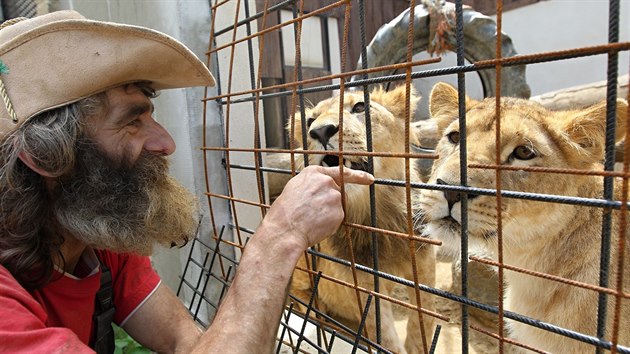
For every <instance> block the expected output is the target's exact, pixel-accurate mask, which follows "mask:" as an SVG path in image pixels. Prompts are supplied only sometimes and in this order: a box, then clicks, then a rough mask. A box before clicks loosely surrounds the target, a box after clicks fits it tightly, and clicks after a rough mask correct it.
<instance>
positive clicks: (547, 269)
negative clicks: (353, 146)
mask: <svg viewBox="0 0 630 354" xmlns="http://www.w3.org/2000/svg"><path fill="white" fill-rule="evenodd" d="M495 104H496V103H495V99H494V98H490V99H486V100H484V101H481V102H477V101H473V100H469V99H467V104H466V134H467V138H466V142H467V153H468V164H495V155H496V153H495V151H496V150H495V144H496V143H495V140H496V139H495V129H496V114H495ZM500 107H501V108H500V109H501V145H500V154H501V156H500V163H501V164H502V165H506V166H512V167H519V166H523V167H545V168H570V169H580V170H602V166H601V161H602V160H603V156H604V146H605V144H604V134H605V125H606V124H605V117H606V103H605V102H602V103H600V104H597V105H595V106H592V107H590V108H587V109H583V110H575V111H563V112H553V111H549V110H547V109H545V108H543V107H542V106H540V105H539V104H537V103H533V102H530V101H527V100H522V99H515V98H502V99H501V106H500ZM627 109H628V105H627V103H626V102H625V101H623V100H618V101H617V110H616V113H617V120H616V122H617V124H616V135H617V136H616V139H617V141H619V140H621V139H622V138H623V137H624V136H625V132H626V120H627ZM429 110H430V113H431V116H432V118H431V119H432V120H431V122H432V123H433V124H434V126H435V127H436V130H437V132H438V134H440V135H441V136H442V137H441V140H439V142H438V144H437V148H436V150H437V154H438V155H439V158H438V159H437V160H436V161H435V163H434V166H433V169H432V172H431V176H430V179H429V182H430V183H437V184H442V185H447V184H453V185H456V184H460V155H459V154H460V152H459V150H460V127H459V121H458V95H457V91H456V90H455V88H453V87H452V86H450V85H448V84H444V83H439V84H437V85H436V86H435V87H434V88H433V90H432V92H431V95H430V102H429ZM495 176H496V171H495V170H493V169H482V168H468V185H469V186H471V187H478V188H488V189H495V188H496V187H497V184H496V177H495ZM615 187H617V188H616V189H615V199H616V200H620V199H621V190H620V189H621V181H620V180H617V181H615ZM501 189H502V190H511V191H521V192H532V193H543V194H551V195H560V196H573V197H583V198H602V191H603V178H602V177H597V176H589V175H577V174H558V173H540V172H531V171H523V170H503V171H501ZM460 197H461V195H460V194H459V193H457V192H448V191H444V192H443V191H436V190H422V192H421V193H420V198H419V207H418V210H419V215H418V219H419V220H420V221H421V222H423V223H425V225H424V233H425V234H426V235H429V236H431V237H435V238H438V239H440V240H442V241H443V242H444V244H445V247H450V248H451V251H452V253H458V252H459V245H460V232H461V231H460V226H461V225H460V222H461V198H460ZM602 213H603V211H602V210H601V209H597V208H593V207H585V206H576V205H569V204H560V203H548V202H539V201H533V200H524V199H514V198H507V197H504V198H502V199H501V220H502V228H501V231H502V235H503V262H504V263H505V264H509V265H512V266H517V267H521V268H526V269H529V270H534V271H537V272H543V273H547V274H551V275H554V276H559V277H562V278H566V279H571V280H574V281H579V282H583V283H588V284H592V285H597V284H598V283H599V267H600V266H599V265H600V247H601V246H600V242H601V234H602ZM612 214H613V223H612V232H611V234H612V246H611V248H612V251H611V262H610V273H609V274H610V287H611V288H613V289H615V288H616V282H617V277H618V276H619V274H617V266H618V261H619V252H618V249H617V248H618V247H617V245H618V240H619V236H620V226H619V217H620V215H619V214H620V212H618V211H613V213H612ZM627 227H628V225H626V232H627V230H628V229H627ZM497 230H498V225H497V200H496V198H495V197H494V196H488V195H474V194H469V195H468V234H469V235H470V238H469V239H470V245H471V247H482V248H485V250H486V251H488V252H489V254H495V255H496V250H497ZM623 237H625V238H626V247H625V251H624V256H625V259H626V260H628V259H630V251H629V250H630V245H629V244H628V241H630V239H628V236H627V234H626V235H624V236H623ZM626 264H627V261H626ZM628 270H630V267H628V266H627V265H626V267H625V270H624V274H623V288H624V291H625V293H626V294H627V293H628V292H629V291H630V271H628ZM504 274H505V280H506V282H507V289H506V293H505V309H506V310H509V311H514V312H517V313H520V314H523V315H525V316H528V317H531V318H535V319H539V320H542V321H544V322H548V323H552V324H554V325H558V326H561V327H564V328H568V329H571V330H574V331H577V332H580V333H583V334H587V335H591V336H595V335H596V322H597V302H598V293H597V292H595V291H593V290H585V289H582V288H579V287H576V286H571V285H567V284H564V283H560V282H557V281H552V280H546V279H542V278H540V277H535V276H531V275H525V274H523V273H518V272H514V271H507V270H506V271H505V273H504ZM615 302H616V298H615V296H608V316H607V326H606V339H607V340H611V331H612V329H613V319H614V312H613V311H614V309H615ZM620 320H621V322H620V327H619V332H618V334H619V337H618V342H619V343H620V344H621V345H624V346H628V345H630V331H629V330H628V328H630V301H629V300H628V299H623V300H622V304H621V319H620ZM510 327H511V336H512V337H513V338H515V339H516V340H518V341H519V342H522V343H526V344H529V345H532V346H534V347H536V348H539V349H542V350H545V351H549V352H552V353H586V352H590V351H592V350H593V347H592V346H591V345H589V344H585V343H583V342H580V341H577V340H574V339H569V338H567V337H564V336H561V335H557V334H553V333H551V332H546V331H544V330H540V329H538V328H536V327H533V326H529V325H526V324H523V323H520V322H516V321H513V322H510Z"/></svg>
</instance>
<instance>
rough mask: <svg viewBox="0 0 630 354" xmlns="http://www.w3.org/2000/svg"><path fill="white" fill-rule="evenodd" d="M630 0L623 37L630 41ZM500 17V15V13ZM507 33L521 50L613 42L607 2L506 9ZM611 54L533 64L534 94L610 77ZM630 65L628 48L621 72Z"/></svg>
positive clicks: (555, 0) (624, 9) (625, 3)
mask: <svg viewBox="0 0 630 354" xmlns="http://www.w3.org/2000/svg"><path fill="white" fill-rule="evenodd" d="M628 17H630V0H621V6H620V23H619V41H620V42H627V41H629V40H630V39H629V32H630V24H629V22H628ZM494 18H495V19H496V16H494ZM502 23H503V25H502V26H503V32H504V33H507V34H508V35H509V36H510V37H511V38H512V41H513V43H514V47H515V48H516V51H517V52H518V53H519V54H535V53H543V52H552V51H558V50H567V49H575V48H581V47H588V46H598V45H604V44H607V43H608V1H607V0H547V1H541V2H538V3H535V4H532V5H528V6H525V7H521V8H518V9H515V10H511V11H507V12H505V13H503V17H502ZM607 60H608V59H607V55H605V54H604V55H596V56H590V57H582V58H577V59H568V60H562V61H556V62H549V63H540V64H530V65H528V66H527V83H528V84H529V86H530V88H531V90H532V96H535V95H540V94H543V93H547V92H550V91H555V90H559V89H563V88H567V87H572V86H578V85H583V84H589V83H593V82H597V81H602V80H606V77H607V76H606V75H607V74H606V70H607V69H606V66H607ZM629 68H630V62H629V56H628V51H625V52H622V53H620V55H619V76H621V75H624V74H627V73H628V69H629Z"/></svg>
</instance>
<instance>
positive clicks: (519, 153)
mask: <svg viewBox="0 0 630 354" xmlns="http://www.w3.org/2000/svg"><path fill="white" fill-rule="evenodd" d="M512 156H514V158H516V159H519V160H531V159H533V158H534V157H536V156H538V155H537V154H536V151H534V149H532V148H531V147H529V146H527V145H519V146H517V147H516V148H515V149H514V151H513V152H512Z"/></svg>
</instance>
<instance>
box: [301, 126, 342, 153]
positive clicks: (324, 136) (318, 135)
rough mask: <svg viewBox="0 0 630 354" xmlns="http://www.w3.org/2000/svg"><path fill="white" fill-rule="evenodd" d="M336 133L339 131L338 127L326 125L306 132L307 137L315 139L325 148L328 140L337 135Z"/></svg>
mask: <svg viewBox="0 0 630 354" xmlns="http://www.w3.org/2000/svg"><path fill="white" fill-rule="evenodd" d="M338 131H339V126H338V125H334V124H327V125H323V126H321V127H318V128H315V129H311V130H310V131H309V132H308V135H310V136H311V138H313V139H316V140H318V141H319V142H320V143H322V145H323V146H324V148H325V147H326V145H328V140H330V138H331V137H332V136H333V135H335V134H337V132H338Z"/></svg>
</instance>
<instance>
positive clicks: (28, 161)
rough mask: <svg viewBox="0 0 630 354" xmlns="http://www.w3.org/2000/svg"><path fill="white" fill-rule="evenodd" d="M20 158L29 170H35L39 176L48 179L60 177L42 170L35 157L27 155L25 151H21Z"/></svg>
mask: <svg viewBox="0 0 630 354" xmlns="http://www.w3.org/2000/svg"><path fill="white" fill-rule="evenodd" d="M18 158H19V159H20V161H22V162H23V163H24V164H25V165H26V166H27V167H28V168H30V169H31V170H33V171H34V172H35V173H37V174H38V175H40V176H42V177H47V178H55V177H58V176H57V175H55V174H54V173H50V172H48V171H46V170H45V169H43V168H41V167H40V166H39V165H38V164H37V163H36V162H35V161H34V160H33V157H32V156H31V155H30V154H28V153H26V152H25V151H20V153H19V154H18Z"/></svg>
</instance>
